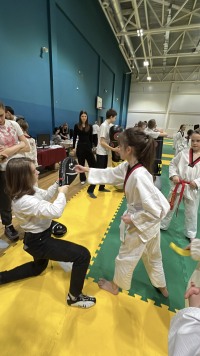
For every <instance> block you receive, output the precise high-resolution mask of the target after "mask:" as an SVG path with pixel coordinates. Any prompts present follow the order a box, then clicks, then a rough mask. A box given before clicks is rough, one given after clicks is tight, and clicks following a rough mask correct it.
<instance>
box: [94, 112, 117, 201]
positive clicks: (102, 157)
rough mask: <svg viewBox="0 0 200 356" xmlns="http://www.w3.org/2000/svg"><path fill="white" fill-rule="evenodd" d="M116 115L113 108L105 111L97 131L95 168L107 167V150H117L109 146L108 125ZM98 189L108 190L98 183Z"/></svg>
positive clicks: (101, 190)
mask: <svg viewBox="0 0 200 356" xmlns="http://www.w3.org/2000/svg"><path fill="white" fill-rule="evenodd" d="M116 117H117V112H116V111H115V110H113V109H109V110H108V111H107V112H106V120H105V121H104V122H103V123H102V124H101V126H100V129H99V133H98V145H97V150H96V157H97V168H107V165H108V153H109V151H115V152H118V151H119V149H118V147H111V146H109V143H110V136H109V132H110V127H111V126H112V125H113V124H114V122H115V120H116ZM94 188H95V185H94ZM99 191H100V192H109V190H108V189H105V185H100V186H99ZM88 194H89V196H90V197H91V198H96V196H95V195H94V193H93V192H88Z"/></svg>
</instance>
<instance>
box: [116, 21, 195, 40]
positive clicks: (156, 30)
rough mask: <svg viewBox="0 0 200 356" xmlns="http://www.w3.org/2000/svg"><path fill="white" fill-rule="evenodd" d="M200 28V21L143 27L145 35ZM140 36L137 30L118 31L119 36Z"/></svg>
mask: <svg viewBox="0 0 200 356" xmlns="http://www.w3.org/2000/svg"><path fill="white" fill-rule="evenodd" d="M197 29H200V23H198V24H190V25H181V26H173V27H172V26H164V27H160V28H152V29H149V30H145V29H143V34H144V35H155V34H157V35H159V34H161V33H165V32H166V31H169V32H180V31H193V30H197ZM124 35H127V36H132V37H134V36H138V34H137V31H128V32H127V31H125V32H124V31H122V32H118V33H117V37H120V36H124Z"/></svg>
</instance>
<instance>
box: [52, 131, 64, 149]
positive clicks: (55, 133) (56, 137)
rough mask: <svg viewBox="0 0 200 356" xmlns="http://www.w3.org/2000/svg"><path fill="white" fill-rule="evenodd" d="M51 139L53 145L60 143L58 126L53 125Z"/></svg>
mask: <svg viewBox="0 0 200 356" xmlns="http://www.w3.org/2000/svg"><path fill="white" fill-rule="evenodd" d="M51 140H52V141H53V143H54V145H60V144H61V143H62V138H61V135H60V128H59V127H55V129H54V130H53V135H52V138H51Z"/></svg>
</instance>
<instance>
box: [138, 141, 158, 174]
mask: <svg viewBox="0 0 200 356" xmlns="http://www.w3.org/2000/svg"><path fill="white" fill-rule="evenodd" d="M137 158H138V161H139V162H140V163H142V165H143V166H144V167H145V168H146V169H147V170H148V171H149V173H151V174H153V165H154V161H155V158H156V142H155V140H154V139H153V138H152V137H150V136H147V137H146V146H145V147H144V149H143V150H142V151H141V152H140V154H139V155H138V157H137Z"/></svg>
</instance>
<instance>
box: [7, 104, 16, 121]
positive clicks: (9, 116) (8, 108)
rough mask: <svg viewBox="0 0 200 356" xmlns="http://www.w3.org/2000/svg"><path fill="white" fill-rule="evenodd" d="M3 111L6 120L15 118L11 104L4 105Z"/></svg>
mask: <svg viewBox="0 0 200 356" xmlns="http://www.w3.org/2000/svg"><path fill="white" fill-rule="evenodd" d="M5 113H6V119H7V120H14V121H16V120H17V116H16V115H15V112H14V109H13V108H12V107H11V106H7V105H6V106H5Z"/></svg>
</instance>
